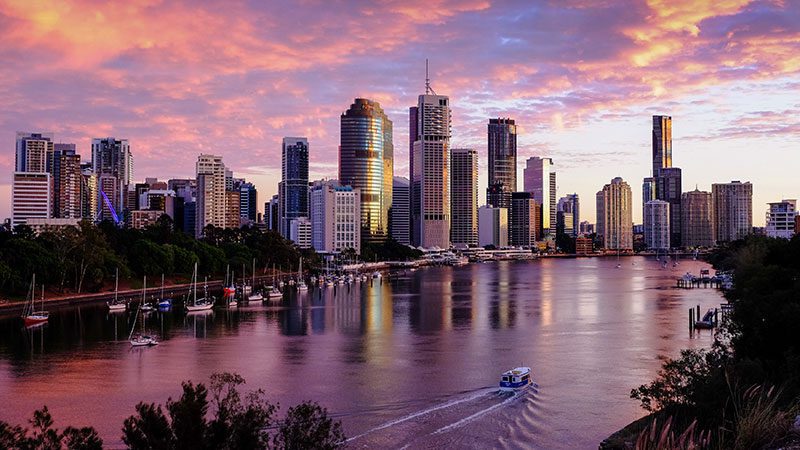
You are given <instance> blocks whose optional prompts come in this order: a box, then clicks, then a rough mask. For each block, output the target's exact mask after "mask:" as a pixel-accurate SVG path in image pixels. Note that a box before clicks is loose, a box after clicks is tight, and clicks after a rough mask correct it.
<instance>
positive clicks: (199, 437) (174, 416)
mask: <svg viewBox="0 0 800 450" xmlns="http://www.w3.org/2000/svg"><path fill="white" fill-rule="evenodd" d="M182 386H183V395H181V398H180V399H179V400H177V401H173V400H172V398H170V399H169V400H167V411H169V417H170V419H171V420H172V434H173V435H174V436H175V442H176V443H177V448H185V449H200V448H203V446H204V445H205V439H204V438H205V436H204V435H205V433H206V428H207V426H208V424H207V423H206V413H207V412H208V399H207V398H206V397H207V396H208V390H207V389H206V387H205V386H204V385H203V384H202V383H201V384H198V385H196V386H195V385H194V384H192V383H191V382H189V381H185V382H183V383H182Z"/></svg>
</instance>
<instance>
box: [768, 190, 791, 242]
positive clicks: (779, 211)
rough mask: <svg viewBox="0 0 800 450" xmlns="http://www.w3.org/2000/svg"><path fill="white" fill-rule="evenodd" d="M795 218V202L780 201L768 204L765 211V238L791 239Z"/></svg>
mask: <svg viewBox="0 0 800 450" xmlns="http://www.w3.org/2000/svg"><path fill="white" fill-rule="evenodd" d="M796 217H797V200H795V199H789V200H781V201H779V202H774V203H770V204H769V210H768V211H767V227H766V232H767V236H769V237H773V238H784V239H791V238H792V236H794V224H795V219H796Z"/></svg>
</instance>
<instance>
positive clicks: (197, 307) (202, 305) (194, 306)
mask: <svg viewBox="0 0 800 450" xmlns="http://www.w3.org/2000/svg"><path fill="white" fill-rule="evenodd" d="M190 295H191V297H192V303H191V304H189V302H188V301H187V302H186V311H188V312H195V311H208V310H210V309H211V308H213V307H214V299H213V298H211V299H209V298H208V287H207V286H206V287H205V288H204V295H203V298H200V299H198V298H197V263H194V273H193V274H192V287H191V291H190Z"/></svg>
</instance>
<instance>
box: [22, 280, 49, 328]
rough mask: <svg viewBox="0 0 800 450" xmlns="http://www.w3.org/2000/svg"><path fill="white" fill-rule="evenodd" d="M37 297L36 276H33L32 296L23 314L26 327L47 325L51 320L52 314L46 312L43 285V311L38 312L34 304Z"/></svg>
mask: <svg viewBox="0 0 800 450" xmlns="http://www.w3.org/2000/svg"><path fill="white" fill-rule="evenodd" d="M35 295H36V274H33V278H32V279H31V287H30V295H29V300H28V302H26V303H25V309H24V310H23V312H22V321H23V322H25V326H26V327H27V326H32V325H38V324H41V323H45V322H47V321H48V320H49V319H50V313H49V312H48V311H45V310H44V285H42V309H40V310H39V311H37V310H36V306H35V304H34V302H35V299H34V297H35Z"/></svg>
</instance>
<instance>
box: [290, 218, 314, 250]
mask: <svg viewBox="0 0 800 450" xmlns="http://www.w3.org/2000/svg"><path fill="white" fill-rule="evenodd" d="M288 239H289V240H290V241H292V242H294V243H295V244H296V245H297V246H298V247H300V248H311V221H310V220H308V217H297V218H294V219H291V220H290V221H289V236H288Z"/></svg>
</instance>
